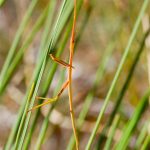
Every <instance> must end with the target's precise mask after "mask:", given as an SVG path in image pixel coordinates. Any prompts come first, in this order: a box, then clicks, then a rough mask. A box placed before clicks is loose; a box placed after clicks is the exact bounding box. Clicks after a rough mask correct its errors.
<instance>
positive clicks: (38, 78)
mask: <svg viewBox="0 0 150 150" xmlns="http://www.w3.org/2000/svg"><path fill="white" fill-rule="evenodd" d="M68 3H69V1H67V0H64V1H63V5H62V8H61V10H60V14H59V16H58V19H57V21H56V24H55V26H54V29H53V32H52V36H51V39H50V44H49V48H48V49H47V50H46V51H45V52H43V55H42V56H41V59H40V60H39V62H38V66H37V68H36V71H35V79H36V80H35V83H36V85H35V90H34V93H33V97H32V99H31V103H30V107H29V109H31V108H32V107H33V104H34V100H35V97H36V94H37V92H38V88H39V85H40V81H41V78H42V75H43V72H44V68H45V65H46V59H47V55H48V53H49V52H51V51H52V50H53V49H54V46H55V44H56V41H57V39H58V37H59V34H58V33H60V32H61V30H62V28H63V26H64V24H65V21H66V19H67V18H68V16H65V17H66V18H64V16H63V15H62V14H63V13H64V12H65V11H66V10H67V9H66V5H67V4H68ZM69 4H70V3H69ZM70 10H71V9H70ZM66 14H68V15H69V13H68V12H67V13H65V15H66ZM62 16H63V18H62ZM62 19H63V22H64V24H62V22H61V24H60V21H61V20H62ZM64 20H65V21H64ZM60 25H61V26H60ZM30 116H31V112H29V113H28V115H27V117H26V120H25V124H24V128H23V132H22V135H21V138H20V141H18V139H17V140H16V146H15V147H16V148H18V149H21V148H22V145H23V142H24V138H25V135H26V131H27V127H28V124H29V120H30ZM23 117H24V115H23ZM20 128H22V127H21V126H20ZM18 134H20V133H18ZM18 144H19V147H18Z"/></svg>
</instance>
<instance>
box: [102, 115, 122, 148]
mask: <svg viewBox="0 0 150 150" xmlns="http://www.w3.org/2000/svg"><path fill="white" fill-rule="evenodd" d="M119 119H120V116H119V115H118V114H116V116H115V118H114V121H113V123H112V126H111V128H110V131H109V133H108V139H107V141H106V144H105V147H104V150H110V149H111V144H112V141H113V136H114V134H115V130H116V128H117V125H118V123H119Z"/></svg>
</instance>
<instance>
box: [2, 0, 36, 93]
mask: <svg viewBox="0 0 150 150" xmlns="http://www.w3.org/2000/svg"><path fill="white" fill-rule="evenodd" d="M37 1H38V0H32V1H31V3H30V5H29V7H28V9H27V12H26V14H25V16H24V18H23V20H22V21H21V24H20V26H19V29H18V31H17V32H16V35H15V38H14V41H13V43H12V45H11V47H10V50H9V52H8V55H7V58H6V60H5V63H4V65H3V68H2V71H1V73H0V83H3V80H4V79H5V76H6V74H7V70H8V68H9V65H10V64H11V61H12V59H13V56H14V54H15V50H16V48H17V45H18V43H19V41H20V38H21V35H22V33H23V31H24V28H25V27H26V25H27V23H28V21H29V19H30V16H31V14H32V12H33V9H34V7H35V5H36V3H37ZM3 91H4V89H3V87H2V84H0V95H1V94H2V93H3Z"/></svg>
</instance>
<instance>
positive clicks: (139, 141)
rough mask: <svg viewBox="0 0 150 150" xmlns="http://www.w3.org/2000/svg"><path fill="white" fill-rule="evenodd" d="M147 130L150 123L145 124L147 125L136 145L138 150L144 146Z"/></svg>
mask: <svg viewBox="0 0 150 150" xmlns="http://www.w3.org/2000/svg"><path fill="white" fill-rule="evenodd" d="M147 128H148V122H146V123H145V125H144V126H143V128H142V130H141V131H140V134H139V136H138V138H137V140H136V143H135V149H136V150H138V149H139V148H140V146H141V145H142V142H143V140H144V138H145V137H146V133H147Z"/></svg>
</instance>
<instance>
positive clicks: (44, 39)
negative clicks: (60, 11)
mask: <svg viewBox="0 0 150 150" xmlns="http://www.w3.org/2000/svg"><path fill="white" fill-rule="evenodd" d="M55 6H56V1H55V0H51V1H50V3H49V6H48V7H49V12H48V14H49V15H48V16H47V19H46V23H45V27H44V32H43V35H42V39H41V44H40V53H42V51H43V49H46V48H47V45H48V44H49V41H48V35H49V28H50V26H51V24H52V18H53V14H54V10H55ZM40 56H41V54H39V57H40ZM51 70H53V69H51ZM46 83H47V82H46ZM47 90H48V87H47ZM38 115H39V110H37V111H36V112H35V115H34V118H33V121H32V125H31V127H30V129H29V131H28V134H27V136H26V139H25V144H24V145H23V149H24V150H25V149H28V146H29V144H30V141H31V137H32V134H33V132H34V129H35V126H36V121H37V119H38Z"/></svg>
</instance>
